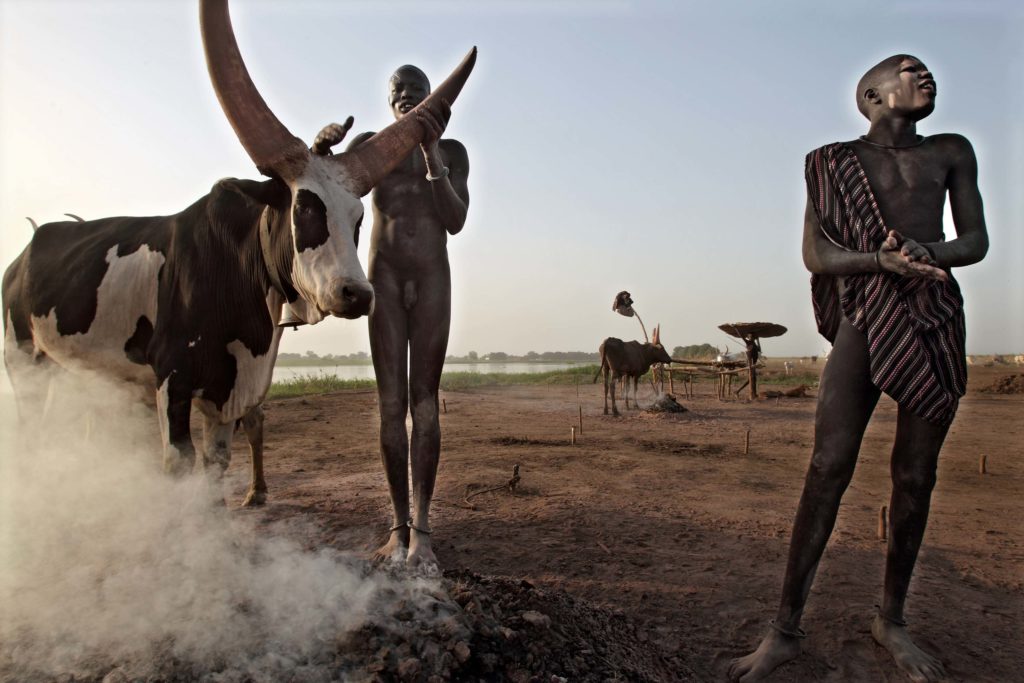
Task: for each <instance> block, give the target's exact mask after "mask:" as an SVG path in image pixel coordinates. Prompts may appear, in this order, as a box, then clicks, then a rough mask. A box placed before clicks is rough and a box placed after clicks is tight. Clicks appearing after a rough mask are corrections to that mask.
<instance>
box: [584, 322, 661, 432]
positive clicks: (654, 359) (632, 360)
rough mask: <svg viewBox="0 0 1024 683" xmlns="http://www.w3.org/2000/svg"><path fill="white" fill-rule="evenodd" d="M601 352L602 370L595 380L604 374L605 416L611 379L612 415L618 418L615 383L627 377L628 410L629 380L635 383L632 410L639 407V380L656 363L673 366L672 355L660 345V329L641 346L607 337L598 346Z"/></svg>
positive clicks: (624, 387) (625, 390)
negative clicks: (637, 399) (637, 397)
mask: <svg viewBox="0 0 1024 683" xmlns="http://www.w3.org/2000/svg"><path fill="white" fill-rule="evenodd" d="M598 350H599V352H600V353H601V367H600V368H599V369H598V371H597V374H595V375H594V381H595V382H596V381H597V378H598V377H599V376H600V375H601V373H602V372H603V373H604V414H605V415H607V414H608V386H609V380H610V384H611V392H612V414H613V415H618V414H619V408H618V406H617V405H616V404H615V382H616V381H617V380H618V379H620V378H625V382H624V384H623V389H622V393H623V397H624V398H625V401H626V409H627V410H628V409H629V380H630V379H632V380H633V407H634V408H639V406H638V405H637V402H636V390H637V383H638V382H639V381H640V377H642V376H643V375H644V374H646V373H647V371H648V370H650V369H651V366H652V365H654V364H655V363H671V362H672V356H670V355H668V352H667V351H666V350H665V347H664V346H662V345H661V327H660V326H658V327H655V328H654V334H652V335H651V341H649V342H644V343H643V344H641V343H640V342H638V341H628V342H624V341H622V340H621V339H618V338H616V337H608V338H607V339H605V340H604V341H603V342H601V346H600V347H599V349H598Z"/></svg>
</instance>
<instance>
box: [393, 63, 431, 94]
mask: <svg viewBox="0 0 1024 683" xmlns="http://www.w3.org/2000/svg"><path fill="white" fill-rule="evenodd" d="M402 71H412V72H414V73H416V74H417V75H419V77H420V78H422V79H423V82H424V83H426V84H427V92H430V79H429V78H427V74H425V73H423V69H421V68H419V67H418V66H413V65H412V64H403V65H402V66H400V67H398V68H397V69H395V71H394V73H392V74H391V80H394V78H395V76H397V75H398V74H399V73H401V72H402Z"/></svg>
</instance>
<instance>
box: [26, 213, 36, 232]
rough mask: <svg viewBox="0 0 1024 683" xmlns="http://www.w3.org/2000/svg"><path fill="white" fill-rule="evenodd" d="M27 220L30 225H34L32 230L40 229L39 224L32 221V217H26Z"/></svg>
mask: <svg viewBox="0 0 1024 683" xmlns="http://www.w3.org/2000/svg"><path fill="white" fill-rule="evenodd" d="M25 220H27V221H28V222H29V223H31V224H32V230H38V229H39V224H38V223H36V222H35V221H34V220H32V217H31V216H25Z"/></svg>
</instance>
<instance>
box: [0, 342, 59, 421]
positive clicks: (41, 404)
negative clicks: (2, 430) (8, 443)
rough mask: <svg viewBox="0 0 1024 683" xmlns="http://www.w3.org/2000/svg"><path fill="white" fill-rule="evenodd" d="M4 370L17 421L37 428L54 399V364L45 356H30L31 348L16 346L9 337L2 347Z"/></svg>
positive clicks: (30, 346) (28, 345)
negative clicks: (10, 389)
mask: <svg viewBox="0 0 1024 683" xmlns="http://www.w3.org/2000/svg"><path fill="white" fill-rule="evenodd" d="M4 366H5V367H6V369H7V377H8V379H9V380H10V382H11V386H12V387H13V388H14V401H15V405H16V406H17V408H18V418H19V420H20V421H21V423H22V425H24V426H26V427H29V428H38V427H39V425H40V424H41V423H43V422H44V418H45V415H46V411H47V409H48V407H49V404H50V402H51V401H52V398H53V387H52V384H53V376H54V374H55V373H56V372H57V366H56V364H55V363H53V361H51V360H50V359H49V358H47V357H46V355H45V354H39V355H38V356H33V349H32V344H31V343H26V342H15V341H14V340H13V335H12V336H11V337H9V338H8V339H7V341H6V343H5V345H4Z"/></svg>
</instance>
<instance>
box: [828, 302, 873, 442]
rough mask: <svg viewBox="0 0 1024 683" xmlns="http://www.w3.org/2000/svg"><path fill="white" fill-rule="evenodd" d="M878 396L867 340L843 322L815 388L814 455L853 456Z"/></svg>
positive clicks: (845, 321)
mask: <svg viewBox="0 0 1024 683" xmlns="http://www.w3.org/2000/svg"><path fill="white" fill-rule="evenodd" d="M880 394H881V392H880V391H879V389H878V387H876V386H875V385H874V383H873V382H872V381H871V363H870V358H869V356H868V342H867V337H866V335H864V334H863V333H862V332H860V331H859V330H857V329H856V328H855V327H854V326H853V325H851V324H850V323H849V321H847V320H846V319H845V318H844V319H843V321H842V322H841V323H840V325H839V331H838V333H837V334H836V340H835V344H834V345H833V347H832V352H831V353H830V354H829V357H828V362H827V363H826V365H825V370H824V371H823V372H822V374H821V382H820V385H819V387H818V407H817V412H816V414H815V451H820V450H822V449H823V448H833V449H834V448H839V449H840V450H842V451H843V452H846V453H848V452H849V451H850V450H851V449H853V452H854V455H855V454H856V450H857V449H858V448H859V446H860V440H861V438H862V436H863V434H864V429H865V428H866V427H867V424H868V420H869V419H870V418H871V413H872V412H873V411H874V409H875V406H876V405H877V404H878V398H879V396H880Z"/></svg>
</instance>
